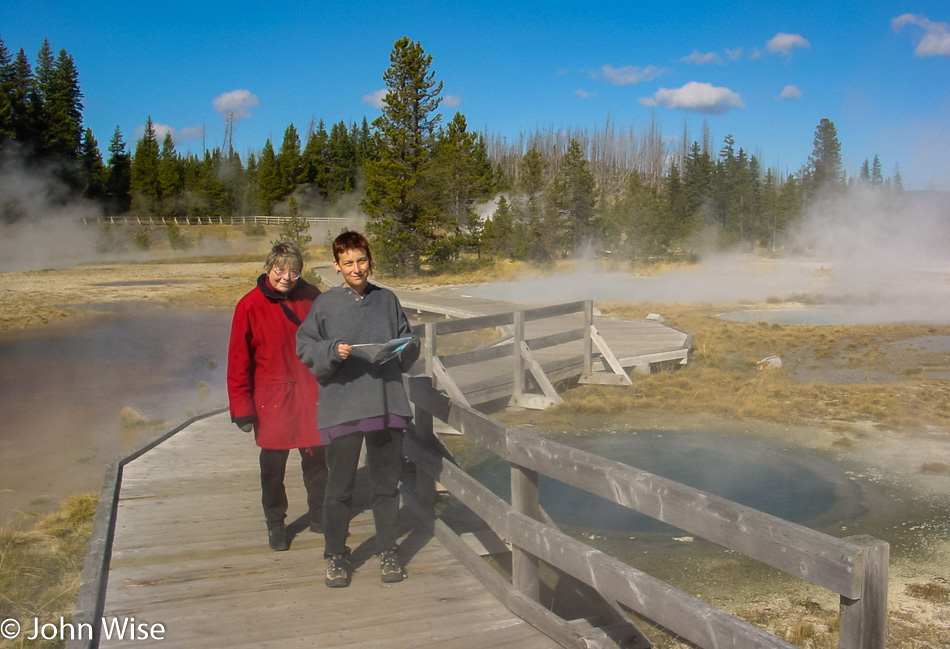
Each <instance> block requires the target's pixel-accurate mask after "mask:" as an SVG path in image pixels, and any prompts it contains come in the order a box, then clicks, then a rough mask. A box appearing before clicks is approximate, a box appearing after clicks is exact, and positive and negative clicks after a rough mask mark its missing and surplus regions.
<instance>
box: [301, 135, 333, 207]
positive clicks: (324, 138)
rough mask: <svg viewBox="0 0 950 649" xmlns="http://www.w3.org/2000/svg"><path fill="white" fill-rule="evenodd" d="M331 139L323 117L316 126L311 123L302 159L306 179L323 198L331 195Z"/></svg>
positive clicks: (303, 173)
mask: <svg viewBox="0 0 950 649" xmlns="http://www.w3.org/2000/svg"><path fill="white" fill-rule="evenodd" d="M329 140H330V136H329V135H327V129H326V127H325V126H324V124H323V120H322V119H321V120H320V122H319V124H318V125H317V127H316V128H313V125H312V124H311V127H310V129H309V132H308V133H307V144H306V146H305V147H304V151H303V154H302V155H301V160H300V164H301V166H302V172H301V173H302V175H303V179H304V181H305V182H308V183H310V184H311V185H313V186H314V187H315V188H316V190H317V193H318V194H320V196H322V197H323V198H329V197H330V162H329V161H330V151H329Z"/></svg>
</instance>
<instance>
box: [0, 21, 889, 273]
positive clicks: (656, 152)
mask: <svg viewBox="0 0 950 649" xmlns="http://www.w3.org/2000/svg"><path fill="white" fill-rule="evenodd" d="M383 80H384V82H385V84H386V88H387V93H386V95H385V99H384V104H383V108H382V113H381V115H380V116H379V117H378V118H377V119H375V120H374V121H373V122H372V123H371V124H370V123H368V121H367V119H366V118H363V120H362V122H361V123H355V122H354V123H350V124H346V123H345V122H343V121H340V122H337V123H333V124H332V125H331V126H330V127H329V129H328V128H327V125H326V123H325V122H324V121H323V120H311V123H310V124H309V125H308V128H307V129H306V131H305V132H304V133H303V136H302V137H301V133H300V132H299V131H298V130H297V128H296V126H295V125H294V124H291V125H289V126H288V127H287V128H286V130H285V131H284V134H283V138H282V140H281V142H279V143H277V142H271V140H270V139H268V140H267V141H266V142H265V143H264V145H263V147H262V148H261V149H260V150H257V151H249V152H247V153H246V154H245V155H243V156H242V155H239V154H238V153H237V152H236V151H235V150H234V148H233V146H232V138H233V128H234V118H233V116H228V118H227V120H226V129H225V137H224V145H223V146H221V147H215V148H212V149H205V150H204V151H203V153H202V154H200V155H197V154H194V153H190V152H189V153H181V152H179V151H177V150H176V148H175V143H174V140H173V138H172V136H171V134H170V133H165V134H164V135H163V136H162V137H161V139H160V138H159V134H158V133H157V132H156V130H155V127H154V124H153V122H152V119H151V117H150V116H149V117H148V118H147V119H146V123H145V128H144V132H143V134H142V136H141V137H140V138H139V139H138V140H137V141H136V142H135V143H134V147H131V148H130V147H129V146H128V144H127V143H126V142H125V141H124V139H123V135H122V133H121V132H120V130H119V128H118V127H116V129H115V131H114V132H113V133H112V136H111V139H110V141H109V144H108V147H107V148H106V149H105V152H102V151H100V147H99V143H98V142H97V140H96V138H95V136H94V134H93V133H92V131H91V130H90V129H88V128H85V129H84V128H83V125H82V110H83V105H82V98H83V95H82V92H81V89H80V86H79V75H78V71H77V70H76V66H75V63H74V61H73V58H72V56H70V55H69V53H68V52H66V51H65V50H60V51H59V53H58V54H57V55H54V54H53V51H52V48H51V47H50V44H49V42H48V41H47V40H44V41H43V44H42V46H41V48H40V50H39V53H38V55H37V57H36V63H35V65H34V66H32V67H31V65H30V62H29V59H28V58H27V56H26V54H25V53H24V51H23V49H20V50H19V51H18V52H17V54H16V55H11V54H10V52H9V50H8V49H7V48H6V46H5V44H4V43H3V41H2V39H0V165H11V164H18V165H26V166H27V167H31V166H32V167H37V166H40V165H42V167H43V168H45V169H53V170H54V173H55V175H56V176H57V178H58V179H59V180H60V181H61V185H62V187H64V188H65V189H64V190H63V192H62V195H60V196H56V197H54V200H59V201H62V202H63V203H66V202H68V201H69V200H72V199H74V198H75V197H83V198H85V199H87V200H89V201H93V202H94V203H96V204H98V205H100V206H101V209H102V210H103V212H104V213H105V214H125V213H132V214H139V215H162V216H238V215H259V214H260V215H263V214H286V215H291V216H297V215H299V214H300V213H301V212H302V213H304V214H307V215H319V214H320V213H322V212H324V211H325V210H327V209H329V208H330V206H332V205H334V204H336V203H339V202H340V201H342V200H344V199H345V200H347V201H348V202H350V203H353V204H355V203H356V201H358V202H359V206H360V208H361V209H362V210H363V212H365V214H366V215H367V216H368V217H369V218H370V224H369V226H368V230H369V232H370V233H371V234H372V235H373V237H374V240H375V244H374V247H375V250H376V251H377V256H378V258H379V259H378V261H379V263H380V265H381V266H382V267H384V268H385V269H386V270H388V271H389V272H393V273H397V274H400V273H417V272H420V271H422V270H426V269H440V268H443V267H447V266H449V265H452V266H453V267H457V266H458V265H459V264H480V263H486V262H490V261H491V260H494V259H499V258H511V259H523V260H529V261H534V262H550V261H553V260H555V259H559V258H563V257H569V256H574V255H580V254H601V255H610V256H614V257H616V258H619V259H625V260H631V261H642V260H653V259H687V258H690V257H691V256H693V255H695V250H697V249H698V246H699V243H698V242H699V241H700V240H703V241H704V242H706V243H708V242H709V241H710V240H713V241H714V242H715V243H716V244H717V245H719V246H722V247H727V246H736V245H741V246H760V247H766V248H769V249H773V250H776V249H779V248H780V247H781V246H782V244H783V241H784V235H785V233H787V232H788V230H789V228H790V226H791V225H792V224H794V222H795V221H796V220H798V219H800V218H802V215H803V214H804V211H805V209H806V208H807V206H808V205H809V204H810V203H811V202H813V201H814V200H816V199H817V198H818V197H819V196H820V195H822V194H823V193H825V192H844V191H848V190H849V188H851V187H854V186H862V187H870V188H875V189H880V190H881V191H900V190H901V189H902V187H901V178H900V174H899V172H898V171H897V170H896V167H895V171H894V174H893V176H892V177H888V178H885V177H884V174H883V171H882V168H881V162H880V160H879V158H878V156H876V155H875V156H874V158H873V163H870V162H869V161H868V160H865V162H864V165H863V166H862V168H861V170H860V173H859V175H858V176H857V178H854V177H850V178H849V177H848V176H847V175H846V173H845V171H844V169H843V165H842V160H841V144H840V142H839V140H838V136H837V130H836V128H835V125H834V123H832V122H831V121H830V120H827V119H822V120H821V121H820V122H819V124H818V125H817V127H816V130H815V135H814V141H813V153H812V155H811V156H810V157H809V158H808V160H806V161H805V162H804V163H803V164H802V165H801V166H800V168H799V169H797V170H796V171H794V172H790V173H789V172H781V171H780V170H777V169H774V168H765V167H764V166H763V165H762V163H761V161H760V160H759V159H758V158H757V157H756V156H755V155H751V154H749V153H748V152H747V151H746V150H745V149H743V148H741V147H738V146H737V145H736V143H735V141H734V139H733V137H732V136H731V135H727V136H726V137H725V138H724V139H723V141H722V143H721V145H720V146H719V148H718V151H715V152H714V151H713V147H714V145H713V143H712V142H711V138H710V136H709V130H708V124H704V125H703V132H702V135H701V137H700V138H698V139H695V140H694V139H692V138H691V137H690V134H689V133H688V130H687V129H686V128H685V127H684V131H683V134H682V137H681V138H679V144H678V145H676V146H675V147H674V146H672V145H670V144H669V142H670V141H671V140H670V138H667V137H664V135H663V134H662V133H661V131H660V128H659V126H658V124H657V122H656V120H655V118H654V119H651V121H650V123H649V124H648V125H647V126H646V127H645V128H644V129H643V131H642V132H641V133H639V134H636V133H634V132H633V131H632V129H631V130H625V129H623V128H620V129H618V127H617V126H616V125H615V124H612V123H611V122H610V119H609V118H608V121H607V124H606V125H605V126H604V127H603V128H602V129H600V128H598V129H595V130H594V131H593V132H590V131H587V130H570V129H569V130H553V129H552V130H547V131H545V130H543V129H538V130H536V131H535V132H534V133H530V134H527V135H525V134H522V135H520V136H519V137H518V138H516V139H515V140H514V141H512V142H509V141H508V140H507V139H506V138H504V137H501V136H499V135H493V134H491V133H488V132H484V133H476V132H473V131H471V130H469V128H468V125H467V122H466V118H465V116H464V115H463V114H462V113H458V112H457V113H455V114H454V115H453V116H452V117H451V119H449V120H447V121H446V122H445V123H443V115H442V114H441V113H440V111H439V108H440V103H441V99H442V98H441V92H442V87H443V84H442V82H441V81H438V80H437V79H436V76H435V72H434V71H433V70H432V56H431V55H430V54H427V53H426V52H425V51H424V49H423V48H422V46H421V44H420V43H419V42H414V41H412V40H410V39H409V38H408V37H403V38H401V39H399V40H398V41H396V43H394V45H393V49H392V52H391V54H390V65H389V67H388V68H387V69H386V71H385V73H384V75H383ZM0 210H2V218H3V220H4V221H5V222H11V221H15V220H17V219H20V218H24V217H25V216H27V215H26V214H24V213H23V210H22V209H21V208H19V206H18V205H17V204H16V203H15V202H11V201H5V202H4V204H3V205H0Z"/></svg>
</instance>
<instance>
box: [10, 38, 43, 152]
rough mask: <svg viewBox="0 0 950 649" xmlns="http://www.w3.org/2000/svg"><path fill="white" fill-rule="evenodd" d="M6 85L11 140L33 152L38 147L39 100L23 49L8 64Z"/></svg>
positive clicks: (31, 71)
mask: <svg viewBox="0 0 950 649" xmlns="http://www.w3.org/2000/svg"><path fill="white" fill-rule="evenodd" d="M8 83H9V84H10V86H9V87H10V94H9V96H8V97H9V111H10V128H11V129H12V131H13V139H15V140H16V141H17V142H18V143H19V144H20V145H21V147H22V148H23V149H25V150H26V151H28V152H35V151H36V150H37V149H38V148H39V145H40V136H39V105H40V100H39V94H38V93H37V91H36V82H35V80H34V78H33V70H32V69H31V67H30V61H29V59H28V58H27V56H26V53H25V52H24V51H23V48H20V50H19V51H18V52H17V54H16V57H15V58H14V60H13V62H12V63H11V64H10V69H9V74H8Z"/></svg>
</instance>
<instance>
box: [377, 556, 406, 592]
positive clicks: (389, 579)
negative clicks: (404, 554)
mask: <svg viewBox="0 0 950 649" xmlns="http://www.w3.org/2000/svg"><path fill="white" fill-rule="evenodd" d="M379 570H380V576H381V577H382V580H383V582H385V583H387V584H395V583H398V582H400V581H402V580H403V579H405V578H406V571H405V570H403V567H402V566H401V565H400V564H399V559H397V558H396V550H386V551H385V552H380V553H379Z"/></svg>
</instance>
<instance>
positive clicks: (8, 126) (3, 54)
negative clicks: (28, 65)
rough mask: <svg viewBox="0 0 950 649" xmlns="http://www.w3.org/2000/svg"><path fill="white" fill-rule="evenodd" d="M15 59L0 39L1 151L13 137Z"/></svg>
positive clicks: (0, 38)
mask: <svg viewBox="0 0 950 649" xmlns="http://www.w3.org/2000/svg"><path fill="white" fill-rule="evenodd" d="M12 93H13V58H12V57H11V56H10V50H8V49H7V45H6V43H4V42H3V38H2V37H0V150H2V149H3V145H4V143H5V142H6V141H7V140H9V139H11V138H12V137H13V107H12V106H11V101H10V100H11V95H12Z"/></svg>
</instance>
